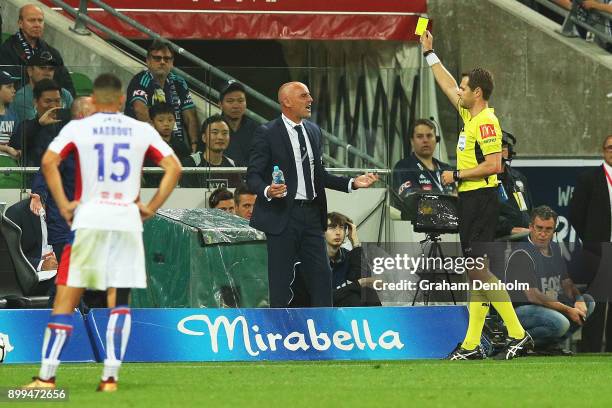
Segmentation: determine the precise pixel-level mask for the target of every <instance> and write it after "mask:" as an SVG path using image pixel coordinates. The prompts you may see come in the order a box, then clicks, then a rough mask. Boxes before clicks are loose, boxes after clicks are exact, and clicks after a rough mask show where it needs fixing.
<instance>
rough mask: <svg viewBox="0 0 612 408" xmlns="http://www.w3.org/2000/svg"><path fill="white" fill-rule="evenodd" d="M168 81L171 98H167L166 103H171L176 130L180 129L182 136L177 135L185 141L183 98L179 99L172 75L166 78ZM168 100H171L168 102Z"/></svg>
mask: <svg viewBox="0 0 612 408" xmlns="http://www.w3.org/2000/svg"><path fill="white" fill-rule="evenodd" d="M166 81H168V82H170V98H166V103H168V102H170V104H171V105H172V107H173V108H174V119H175V120H176V128H177V129H180V131H179V133H180V135H177V136H178V137H179V138H180V139H181V140H184V139H185V136H186V134H187V132H186V131H185V129H183V115H181V98H179V95H178V92H177V91H176V85H175V84H174V81H173V80H171V79H170V75H168V78H166ZM168 99H170V100H169V101H168Z"/></svg>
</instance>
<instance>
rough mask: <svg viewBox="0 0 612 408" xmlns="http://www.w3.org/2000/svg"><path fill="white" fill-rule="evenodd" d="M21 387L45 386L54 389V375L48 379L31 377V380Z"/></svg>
mask: <svg viewBox="0 0 612 408" xmlns="http://www.w3.org/2000/svg"><path fill="white" fill-rule="evenodd" d="M21 388H27V389H30V388H47V389H55V377H53V378H49V379H48V380H43V379H41V378H39V377H32V382H31V383H28V384H26V385H24V386H23V387H21Z"/></svg>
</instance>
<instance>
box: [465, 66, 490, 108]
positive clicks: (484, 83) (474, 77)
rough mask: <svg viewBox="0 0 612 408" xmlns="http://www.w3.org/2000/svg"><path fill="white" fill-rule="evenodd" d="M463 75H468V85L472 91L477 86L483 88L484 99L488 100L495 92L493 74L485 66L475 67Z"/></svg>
mask: <svg viewBox="0 0 612 408" xmlns="http://www.w3.org/2000/svg"><path fill="white" fill-rule="evenodd" d="M461 77H468V85H469V87H470V89H471V90H472V91H474V90H476V88H480V89H481V90H482V99H484V100H485V101H488V100H489V98H490V97H491V94H492V93H493V74H491V73H490V72H489V71H487V70H486V69H484V68H474V69H473V70H471V71H470V72H466V73H463V74H462V75H461Z"/></svg>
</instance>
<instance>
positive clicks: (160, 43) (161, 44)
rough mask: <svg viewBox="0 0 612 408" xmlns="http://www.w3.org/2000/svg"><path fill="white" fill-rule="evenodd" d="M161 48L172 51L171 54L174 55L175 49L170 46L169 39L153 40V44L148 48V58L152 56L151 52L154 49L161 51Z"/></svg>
mask: <svg viewBox="0 0 612 408" xmlns="http://www.w3.org/2000/svg"><path fill="white" fill-rule="evenodd" d="M160 50H168V51H170V54H172V56H173V57H174V51H173V50H172V47H171V46H170V43H169V42H168V41H166V40H153V42H152V43H151V45H149V48H148V49H147V58H149V57H150V56H151V53H152V52H153V51H160Z"/></svg>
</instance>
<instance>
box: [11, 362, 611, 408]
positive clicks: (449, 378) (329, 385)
mask: <svg viewBox="0 0 612 408" xmlns="http://www.w3.org/2000/svg"><path fill="white" fill-rule="evenodd" d="M100 371H101V365H94V364H64V365H62V366H61V367H60V369H59V371H58V386H60V387H65V388H67V389H68V390H69V393H70V403H71V405H74V406H83V407H87V408H90V407H107V408H120V407H147V408H154V407H161V406H168V407H169V406H173V407H178V408H189V407H192V406H194V407H202V408H205V407H206V408H208V407H215V408H217V407H233V408H241V407H262V408H263V407H265V408H271V407H283V408H294V407H295V408H297V407H309V408H314V407H317V408H318V407H344V406H346V407H351V408H355V407H390V408H391V407H404V406H410V407H419V408H420V407H445V408H448V407H470V408H476V407H538V408H540V407H560V406H568V407H579V406H580V407H585V406H586V407H604V406H605V407H609V406H612V387H611V386H610V379H611V378H612V356H610V355H597V356H595V355H592V356H580V357H577V356H576V357H548V358H544V357H541V358H522V359H518V360H514V361H493V360H488V361H468V362H451V361H432V360H428V361H399V362H309V363H301V362H291V363H191V364H190V363H185V364H125V365H124V366H123V367H122V369H121V382H120V389H119V392H118V393H116V394H104V395H101V394H99V393H95V392H94V391H93V390H94V388H95V386H96V384H97V379H98V376H99V374H100ZM36 372H37V366H32V365H11V366H9V365H5V366H0V387H12V386H19V385H21V384H23V383H25V382H26V381H27V380H28V379H29V377H30V376H31V375H33V374H36ZM28 405H30V406H36V407H42V406H46V405H49V406H55V407H57V406H60V405H63V404H57V403H54V404H42V403H36V404H24V403H21V404H18V405H17V406H19V407H25V406H28Z"/></svg>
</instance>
